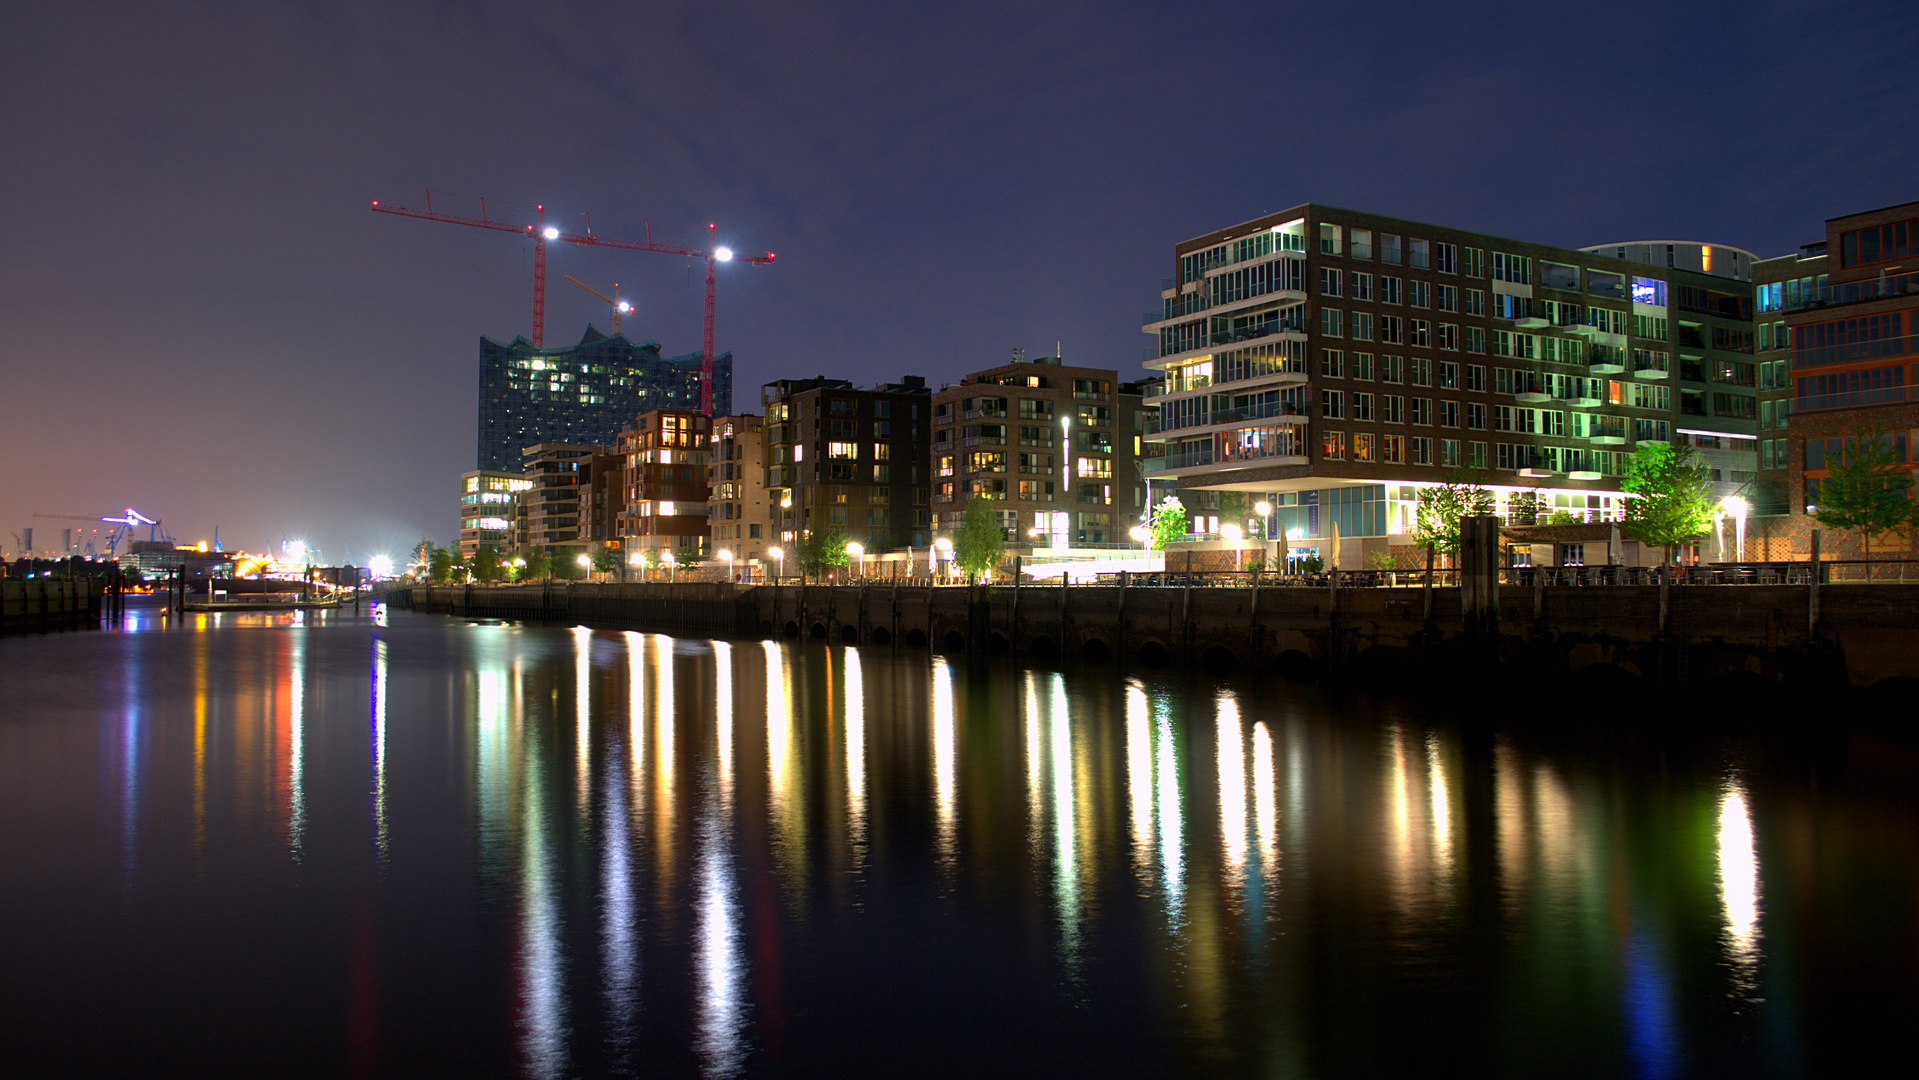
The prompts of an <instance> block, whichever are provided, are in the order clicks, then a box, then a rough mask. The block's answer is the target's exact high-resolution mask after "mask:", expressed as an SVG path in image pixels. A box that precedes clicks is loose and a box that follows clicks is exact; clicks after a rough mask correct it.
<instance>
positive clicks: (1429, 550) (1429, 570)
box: [1425, 544, 1433, 622]
mask: <svg viewBox="0 0 1919 1080" xmlns="http://www.w3.org/2000/svg"><path fill="white" fill-rule="evenodd" d="M1425 600H1426V614H1425V618H1426V621H1427V622H1432V621H1433V546H1432V545H1431V544H1427V545H1426V597H1425Z"/></svg>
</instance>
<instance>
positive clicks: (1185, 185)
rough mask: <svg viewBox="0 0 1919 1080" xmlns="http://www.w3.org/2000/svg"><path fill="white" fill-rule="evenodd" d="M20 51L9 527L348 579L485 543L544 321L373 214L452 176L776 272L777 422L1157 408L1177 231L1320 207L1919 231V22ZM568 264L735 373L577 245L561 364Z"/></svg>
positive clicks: (1102, 14)
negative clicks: (1010, 382)
mask: <svg viewBox="0 0 1919 1080" xmlns="http://www.w3.org/2000/svg"><path fill="white" fill-rule="evenodd" d="M0 61H3V62H4V64H5V65H6V77H5V82H4V86H5V90H4V94H5V108H4V109H0V146H3V147H4V151H5V152H4V154H0V196H4V199H5V203H6V205H8V206H11V207H12V208H13V210H12V212H13V214H14V219H13V220H14V227H13V228H12V229H11V230H9V231H8V233H7V236H6V240H5V249H4V250H5V258H4V259H3V260H0V275H4V276H3V277H0V304H4V309H0V310H3V313H4V317H5V336H4V341H5V345H4V348H5V352H4V364H3V365H0V375H4V383H0V385H4V387H5V391H4V393H3V394H0V401H4V402H5V405H6V408H5V419H4V421H0V452H3V453H4V454H5V463H6V465H5V472H4V476H5V481H4V484H0V530H13V529H18V528H20V527H22V526H25V525H36V526H37V527H39V528H41V529H57V528H58V527H59V526H60V525H61V523H60V522H57V521H49V520H41V521H38V522H36V521H34V520H33V519H31V518H30V517H29V515H30V514H31V513H33V512H35V511H41V512H47V513H56V514H104V513H108V512H111V511H113V510H115V509H116V508H121V507H125V506H128V505H132V506H136V507H138V508H140V509H141V510H142V511H144V512H146V513H148V514H153V515H163V516H164V517H165V519H166V521H167V523H168V525H169V526H170V527H171V528H172V530H173V532H174V533H175V534H176V535H177V536H179V537H180V538H182V539H185V540H192V539H199V538H200V537H202V536H208V535H210V534H211V533H212V531H213V528H214V526H215V525H216V524H217V525H219V527H220V529H221V533H222V535H223V537H224V538H225V539H227V541H228V542H229V545H230V546H231V545H246V546H252V547H255V548H258V547H263V546H266V545H268V544H270V543H277V542H279V541H280V540H282V539H284V538H288V537H301V538H305V539H307V540H308V541H309V542H312V543H316V544H319V545H321V546H322V547H323V548H324V549H325V552H326V554H327V556H328V557H329V558H333V559H339V558H353V559H364V558H365V556H367V555H369V554H373V553H376V552H377V551H380V550H386V551H390V552H396V553H397V552H398V551H399V550H400V549H401V548H403V547H404V546H405V544H406V543H407V541H409V540H411V539H413V538H416V537H418V536H419V535H420V534H421V533H422V532H428V533H431V534H432V535H433V536H435V537H437V538H440V539H442V540H445V539H448V538H450V537H452V536H453V535H454V532H455V515H454V507H455V490H454V489H455V478H456V476H457V474H458V473H459V472H460V471H461V470H462V469H466V468H471V467H472V462H473V456H474V423H475V422H474V411H475V388H474V382H475V376H474V368H475V358H476V344H477V339H478V337H479V335H480V334H482V333H490V334H494V335H499V336H511V335H513V334H515V333H524V332H526V331H527V330H528V329H529V324H530V321H531V319H530V311H529V308H530V302H531V301H530V295H531V267H532V255H531V251H530V249H529V246H528V245H527V244H526V243H525V242H523V241H519V240H515V239H513V238H511V237H506V236H500V235H494V234H488V233H483V232H480V231H478V230H466V229H458V228H453V227H449V226H442V225H433V224H428V223H422V222H410V221H403V220H398V219H393V218H389V217H385V216H382V215H376V214H372V213H369V212H368V211H367V209H366V206H367V202H368V200H370V199H375V198H381V199H385V198H393V197H396V196H400V195H403V194H405V193H407V192H409V191H413V190H417V189H420V188H422V187H433V188H436V189H444V190H447V191H455V192H470V193H478V194H485V195H488V196H490V197H492V198H495V199H500V200H516V201H523V202H532V201H536V200H538V201H544V202H546V203H547V204H548V205H549V206H550V207H552V208H553V209H554V211H555V212H556V213H560V214H567V213H576V212H578V211H583V210H584V211H592V212H593V213H594V215H595V221H596V224H597V223H602V222H605V221H609V220H611V219H612V218H615V217H634V218H637V217H642V216H651V217H654V218H656V219H665V220H675V221H693V222H704V221H708V220H711V221H716V222H718V223H719V224H720V225H721V227H722V238H723V239H725V240H728V241H731V242H733V243H734V244H735V245H736V246H738V247H740V248H743V249H752V250H765V249H770V250H773V251H776V252H778V253H779V263H778V265H776V266H774V267H771V268H765V269H751V268H747V267H741V266H735V267H730V268H728V269H726V270H725V271H724V276H723V278H722V281H721V285H720V305H719V333H718V342H719V347H720V348H721V349H731V350H733V351H734V353H735V355H736V356H737V357H738V358H739V366H738V369H737V371H736V376H735V380H736V382H735V384H736V387H737V394H736V407H742V408H745V407H751V406H752V405H753V403H755V402H756V401H757V398H758V389H757V388H758V386H759V384H760V383H762V382H764V381H767V380H769V379H773V378H777V377H782V376H793V375H810V374H818V373H824V374H829V375H838V376H843V377H848V378H852V379H854V380H856V381H859V382H863V383H870V382H874V381H878V380H882V379H890V378H893V377H896V376H898V375H900V374H903V373H912V374H922V375H925V376H927V378H928V379H929V380H931V381H933V382H935V383H937V382H941V381H949V380H952V379H955V378H957V377H958V376H959V375H960V374H962V373H964V372H966V371H969V370H973V369H975V368H978V367H981V366H985V365H987V364H990V363H993V362H996V361H998V360H1000V359H1002V358H1004V357H1005V356H1006V355H1007V354H1008V350H1009V349H1011V348H1012V347H1014V346H1024V347H1026V348H1028V349H1029V350H1031V351H1033V352H1034V353H1043V352H1050V351H1051V349H1052V345H1053V343H1054V342H1055V341H1060V342H1063V343H1064V346H1065V351H1066V354H1067V356H1068V357H1069V359H1071V360H1074V361H1078V362H1083V363H1097V364H1101V365H1111V366H1115V367H1118V368H1120V369H1122V370H1123V371H1127V372H1135V371H1137V370H1138V363H1139V355H1140V350H1141V349H1142V348H1143V347H1145V346H1146V345H1147V344H1148V341H1147V339H1146V337H1145V335H1143V334H1141V333H1140V332H1139V312H1140V311H1142V310H1145V309H1146V308H1148V307H1150V306H1152V305H1153V304H1154V303H1156V301H1157V290H1158V283H1159V280H1160V278H1161V277H1163V276H1166V275H1167V274H1169V273H1171V269H1170V263H1171V251H1172V245H1173V244H1174V243H1175V242H1176V241H1178V240H1180V239H1183V238H1185V237H1188V236H1191V235H1194V234H1197V233H1200V232H1204V231H1207V230H1209V229H1213V228H1217V227H1219V226H1222V225H1225V224H1229V223H1232V222H1236V221H1241V220H1244V219H1246V218H1250V217H1253V216H1256V215H1258V214H1261V213H1264V212H1266V211H1269V210H1274V209H1278V208H1281V207H1284V206H1289V205H1293V204H1295V203H1299V202H1304V201H1309V200H1313V201H1320V202H1325V203H1330V204H1333V205H1341V206H1349V207H1356V208H1361V209H1366V210H1371V211H1376V212H1379V213H1384V214H1392V215H1399V216H1404V217H1408V218H1413V219H1417V220H1425V221H1434V222H1444V223H1447V224H1453V225H1458V226H1461V227H1465V228H1471V229H1481V230H1486V231H1490V232H1495V233H1501V234H1506V235H1512V236H1518V237H1525V238H1528V239H1535V240H1540V241H1545V242H1550V243H1561V244H1567V245H1578V244H1586V243H1600V242H1606V241H1613V240H1621V239H1650V238H1660V239H1669V238H1695V239H1708V240H1712V241H1716V242H1721V243H1729V244H1735V245H1738V246H1741V247H1746V248H1749V249H1751V250H1753V251H1755V252H1757V253H1758V254H1760V255H1761V256H1771V255H1778V254H1783V253H1786V252H1788V251H1790V250H1792V249H1793V248H1794V247H1795V246H1796V245H1797V244H1799V243H1800V242H1802V241H1805V240H1808V239H1813V238H1816V237H1818V236H1819V235H1820V234H1821V229H1822V222H1823V220H1824V219H1825V218H1827V217H1830V216H1835V215H1838V214H1843V213H1850V212H1854V211H1858V210H1862V209H1868V208H1873V207H1878V206H1882V205H1887V204H1892V203H1898V202H1904V201H1908V200H1914V199H1919V137H1915V135H1914V120H1913V115H1914V114H1913V109H1914V106H1913V102H1914V101H1915V100H1919V5H1914V4H1911V3H1898V4H1893V3H1880V4H1865V3H1832V4H1814V3H1805V2H1795V3H1698V4H1681V5H1668V6H1665V7H1656V8H1644V7H1639V8H1635V7H1632V6H1621V5H1616V4H1613V5H1609V4H1591V3H1586V4H1572V5H1564V6H1560V5H1551V4H1538V3H1525V4H1486V3H1478V4H1463V3H1462V4H1415V5H1395V4H1388V3H1372V4H1365V5H1332V4H1326V5H1320V6H1317V7H1310V6H1303V5H1295V4H1283V3H1281V4H1258V5H1230V4H1193V3H1188V4H1100V5H1095V4H1080V5H1068V4H1062V5H1036V4H1030V3H1022V4H1004V5H1001V4H990V3H975V4H970V5H944V6H939V7H937V8H935V7H934V6H933V5H895V4H889V5H862V4H844V5H835V6H831V7H828V6H809V5H786V4H760V5H753V4H737V3H702V4H697V5H636V4H606V5H598V4H564V3H547V4H541V5H484V4H440V5H427V6H414V5H394V4H355V3H306V4H283V5H272V4H257V3H231V4H192V3H176V4H169V5H125V6H103V5H92V4H71V5H37V6H36V7H35V8H34V9H32V10H26V9H22V10H18V11H11V12H10V13H9V16H8V28H7V30H6V32H5V34H4V37H3V38H0ZM564 273H571V274H574V275H575V276H577V277H580V278H583V279H585V280H587V281H589V282H595V283H599V284H601V285H602V286H604V285H605V284H607V283H610V282H612V281H615V280H617V281H619V282H621V283H622V285H623V286H624V287H625V289H626V291H627V293H628V294H629V295H631V296H633V298H634V299H635V301H636V302H637V303H638V305H639V308H640V314H639V315H638V316H637V317H635V318H634V319H632V320H630V321H629V324H628V329H629V332H637V334H643V335H645V336H650V337H655V338H658V339H659V340H660V341H661V342H662V343H663V345H664V346H665V348H666V349H667V350H668V351H669V352H691V351H693V350H695V349H697V348H698V347H699V314H700V305H699V298H700V291H699V277H698V268H697V267H689V266H688V265H687V264H686V263H683V262H681V261H678V260H674V259H671V258H666V257H662V256H652V255H627V256H618V255H614V254H611V253H606V252H591V251H583V250H577V249H568V248H561V249H557V250H556V251H555V252H554V253H553V256H552V260H551V264H550V267H549V275H550V288H549V306H548V316H547V327H548V335H547V336H548V340H549V342H567V341H572V340H577V338H578V336H579V334H580V333H581V331H582V330H583V329H584V326H585V323H586V322H587V320H589V319H594V320H602V319H603V317H604V313H603V310H602V307H601V305H599V303H598V302H597V301H594V300H593V299H592V298H591V297H588V296H586V295H585V294H584V293H581V292H579V291H578V290H576V289H574V288H573V287H572V286H570V285H568V284H566V283H565V282H564V281H563V280H562V279H561V276H560V275H561V274H564ZM42 535H43V536H44V535H46V534H45V533H42ZM0 540H6V541H7V543H6V547H7V549H8V551H9V552H11V549H12V544H11V542H10V539H8V538H6V537H4V535H0Z"/></svg>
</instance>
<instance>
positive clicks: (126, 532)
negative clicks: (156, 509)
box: [100, 506, 173, 559]
mask: <svg viewBox="0 0 1919 1080" xmlns="http://www.w3.org/2000/svg"><path fill="white" fill-rule="evenodd" d="M100 520H101V521H104V522H106V523H107V524H109V525H118V526H120V527H119V528H117V529H115V530H113V532H111V533H109V534H108V535H107V558H109V559H111V558H113V557H114V553H115V552H117V551H118V550H119V549H120V544H121V543H122V542H123V541H125V540H128V539H131V538H132V536H133V528H134V526H136V525H145V526H146V527H147V539H148V540H150V541H157V540H165V541H167V542H169V543H171V542H172V541H173V537H172V536H171V535H170V534H168V533H167V531H166V527H165V526H163V525H161V524H160V522H159V520H158V519H156V518H150V517H148V516H146V515H145V514H142V513H141V512H140V511H138V510H135V509H134V508H133V507H131V506H129V507H127V516H126V517H117V518H115V517H103V518H101V519H100Z"/></svg>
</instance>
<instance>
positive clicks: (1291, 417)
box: [1161, 401, 1306, 431]
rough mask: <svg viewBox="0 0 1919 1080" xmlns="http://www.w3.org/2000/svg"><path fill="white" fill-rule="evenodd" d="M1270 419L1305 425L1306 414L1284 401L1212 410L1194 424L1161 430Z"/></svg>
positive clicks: (1193, 429)
mask: <svg viewBox="0 0 1919 1080" xmlns="http://www.w3.org/2000/svg"><path fill="white" fill-rule="evenodd" d="M1269 419H1278V420H1283V421H1285V422H1287V423H1296V424H1303V423H1305V422H1306V414H1305V411H1304V410H1303V409H1301V408H1300V407H1299V406H1298V405H1290V404H1287V403H1286V402H1282V401H1268V402H1262V403H1260V404H1258V405H1242V406H1239V407H1238V408H1231V409H1211V410H1208V411H1207V415H1206V416H1204V417H1200V418H1198V419H1195V420H1194V421H1193V422H1192V423H1189V424H1181V425H1179V426H1178V427H1167V426H1164V425H1163V424H1162V427H1161V430H1162V431H1197V430H1199V429H1201V428H1208V427H1218V426H1221V425H1225V424H1238V423H1244V422H1246V421H1248V420H1269Z"/></svg>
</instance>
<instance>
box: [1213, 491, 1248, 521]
mask: <svg viewBox="0 0 1919 1080" xmlns="http://www.w3.org/2000/svg"><path fill="white" fill-rule="evenodd" d="M1250 513H1251V511H1250V510H1249V509H1248V507H1247V505H1246V493H1245V492H1243V491H1222V492H1220V493H1219V519H1220V520H1221V521H1230V522H1232V523H1234V524H1235V525H1238V526H1239V527H1240V528H1242V529H1244V528H1246V524H1247V522H1246V518H1247V515H1248V514H1250ZM1248 531H1251V530H1248Z"/></svg>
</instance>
